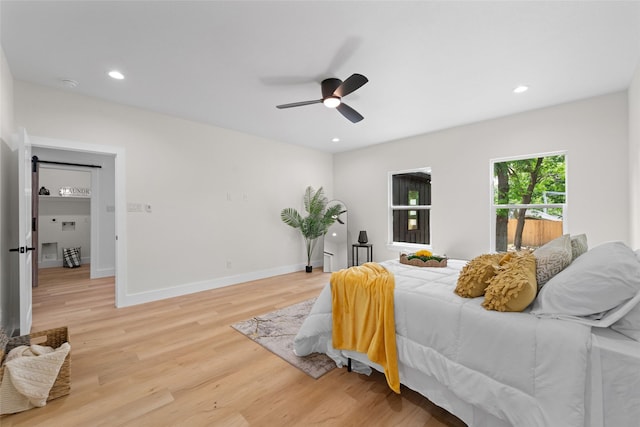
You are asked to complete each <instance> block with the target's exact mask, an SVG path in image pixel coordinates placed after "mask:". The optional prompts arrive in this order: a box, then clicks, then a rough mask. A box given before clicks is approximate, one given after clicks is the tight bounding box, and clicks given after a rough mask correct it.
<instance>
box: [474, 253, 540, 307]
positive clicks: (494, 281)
mask: <svg viewBox="0 0 640 427" xmlns="http://www.w3.org/2000/svg"><path fill="white" fill-rule="evenodd" d="M537 291H538V285H537V282H536V258H535V256H533V254H531V253H529V252H518V253H513V254H511V256H510V259H508V260H506V261H505V262H504V263H503V264H502V265H501V266H500V268H499V269H498V273H497V274H496V275H495V276H494V277H492V278H491V279H490V280H489V286H487V288H486V290H485V293H484V302H483V303H482V306H483V307H484V308H486V309H487V310H496V311H522V310H524V309H525V308H527V307H528V306H529V304H531V303H532V302H533V300H534V299H535V298H536V293H537Z"/></svg>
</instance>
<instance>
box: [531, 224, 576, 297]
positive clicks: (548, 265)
mask: <svg viewBox="0 0 640 427" xmlns="http://www.w3.org/2000/svg"><path fill="white" fill-rule="evenodd" d="M533 256H535V257H536V281H537V282H538V291H539V290H540V289H541V288H542V286H543V285H544V284H545V283H547V282H548V281H549V279H551V278H552V277H553V276H555V275H556V274H558V273H559V272H561V271H562V270H563V269H564V268H565V267H566V266H568V265H569V264H571V259H572V258H573V252H572V250H571V237H570V236H569V235H568V234H565V235H564V236H560V237H558V238H556V239H553V240H552V241H550V242H548V243H546V244H544V245H543V246H540V247H539V248H538V249H536V250H535V251H533Z"/></svg>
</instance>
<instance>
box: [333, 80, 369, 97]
mask: <svg viewBox="0 0 640 427" xmlns="http://www.w3.org/2000/svg"><path fill="white" fill-rule="evenodd" d="M368 81H369V79H367V78H366V77H365V76H363V75H362V74H352V75H351V77H349V78H348V79H347V80H345V81H343V82H342V84H341V85H340V86H338V88H337V89H336V91H335V92H333V94H334V95H335V96H339V97H340V98H342V97H343V96H347V95H349V94H350V93H351V92H353V91H354V90H356V89H359V88H360V87H362V86H363V85H364V84H365V83H366V82H368Z"/></svg>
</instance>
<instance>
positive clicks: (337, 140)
mask: <svg viewBox="0 0 640 427" xmlns="http://www.w3.org/2000/svg"><path fill="white" fill-rule="evenodd" d="M331 142H340V138H333V139H332V140H331Z"/></svg>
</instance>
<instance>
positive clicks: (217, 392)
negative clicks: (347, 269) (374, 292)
mask: <svg viewBox="0 0 640 427" xmlns="http://www.w3.org/2000/svg"><path fill="white" fill-rule="evenodd" d="M328 279H329V274H328V273H322V272H313V273H311V274H307V273H304V272H299V273H292V274H287V275H283V276H278V277H273V278H269V279H264V280H258V281H253V282H247V283H243V284H239V285H235V286H230V287H226V288H221V289H216V290H211V291H206V292H200V293H197V294H192V295H186V296H182V297H178V298H171V299H166V300H163V301H157V302H152V303H147V304H141V305H137V306H133V307H126V308H120V309H116V308H115V307H114V301H115V296H114V281H113V278H104V279H96V280H90V279H89V266H88V265H85V266H82V267H80V268H78V269H64V268H52V269H42V270H40V286H38V288H36V289H34V292H33V330H34V331H40V330H43V329H48V328H53V327H58V326H67V327H68V328H69V336H70V343H71V347H72V350H71V394H70V395H69V396H66V397H63V398H60V399H56V400H53V401H51V402H49V403H48V404H47V406H45V407H44V408H35V409H31V410H29V411H26V412H22V413H20V414H14V415H9V416H4V417H2V418H0V424H1V425H2V426H3V427H11V426H45V425H46V426H154V427H157V426H231V427H234V426H239V427H240V426H313V425H322V426H362V425H368V426H425V427H442V426H448V427H458V426H464V423H462V422H461V421H460V420H458V419H457V418H455V417H454V416H452V415H451V414H449V413H448V412H446V411H444V410H443V409H441V408H439V407H437V406H435V405H433V404H432V403H430V402H429V401H428V400H427V399H425V398H424V397H422V396H421V395H419V394H417V393H415V392H413V391H411V390H409V389H407V388H405V387H403V388H402V394H400V395H396V394H394V393H393V392H392V391H391V390H390V389H389V388H388V386H387V385H386V381H385V378H384V376H383V375H382V374H380V373H377V372H374V373H373V374H372V375H371V376H369V377H367V376H364V375H359V374H356V373H348V372H346V369H334V370H333V371H331V372H330V373H329V374H327V375H325V376H323V377H321V378H320V379H318V380H314V379H313V378H311V377H309V376H307V375H306V374H304V373H303V372H301V371H299V370H298V369H296V368H294V367H292V366H291V365H289V364H288V363H287V362H285V361H284V360H282V359H280V358H279V357H278V356H275V355H274V354H272V353H270V352H269V351H268V350H266V349H264V348H263V347H261V346H260V345H258V344H256V343H254V342H252V341H251V340H249V339H247V338H246V337H244V336H243V335H242V334H240V333H238V332H237V331H235V330H234V329H232V328H231V327H230V325H231V324H232V323H234V322H237V321H240V320H244V319H247V318H250V317H252V316H254V315H259V314H263V313H267V312H270V311H273V310H275V309H278V308H281V307H285V306H288V305H291V304H294V303H297V302H300V301H303V300H305V299H308V298H312V297H315V296H317V295H318V294H319V293H320V290H321V289H322V287H323V286H324V285H325V284H326V283H327V282H328Z"/></svg>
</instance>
